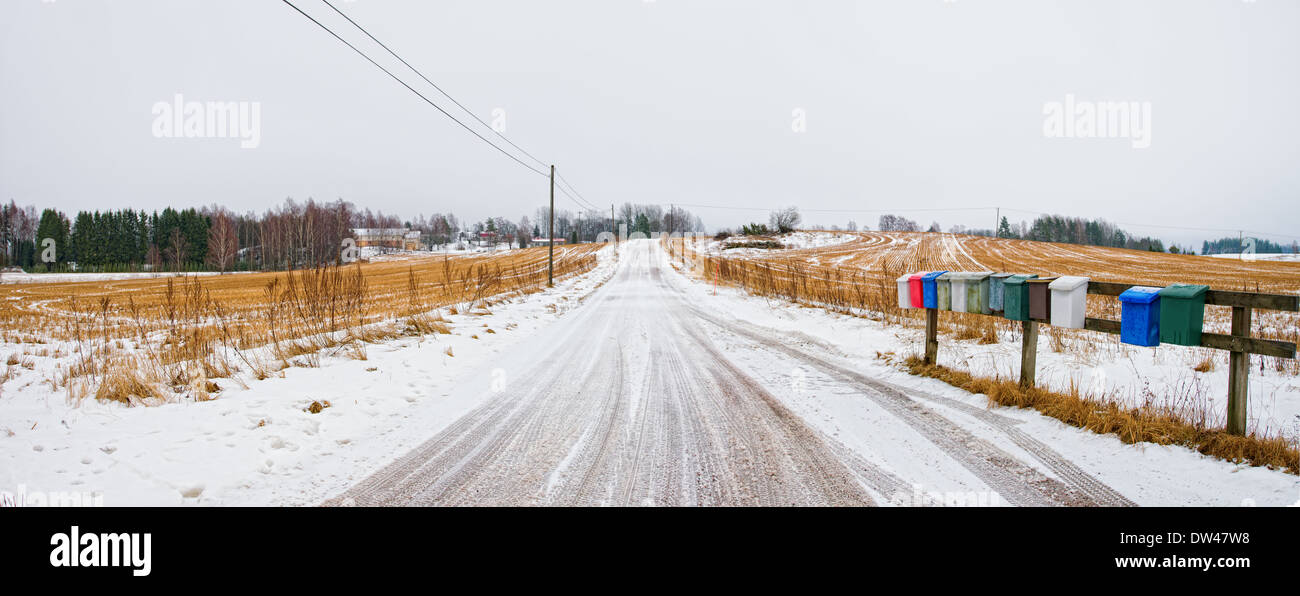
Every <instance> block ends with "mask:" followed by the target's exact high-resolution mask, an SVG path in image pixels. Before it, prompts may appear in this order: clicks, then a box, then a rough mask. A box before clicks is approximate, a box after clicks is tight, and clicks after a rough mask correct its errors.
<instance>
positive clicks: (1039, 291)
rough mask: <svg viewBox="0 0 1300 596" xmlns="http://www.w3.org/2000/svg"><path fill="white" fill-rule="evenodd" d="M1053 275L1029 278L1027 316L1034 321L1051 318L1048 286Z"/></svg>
mask: <svg viewBox="0 0 1300 596" xmlns="http://www.w3.org/2000/svg"><path fill="white" fill-rule="evenodd" d="M1053 281H1056V278H1055V277H1040V278H1037V279H1031V280H1029V282H1028V283H1029V318H1031V319H1034V320H1036V321H1051V320H1052V293H1051V292H1050V291H1049V290H1048V286H1049V285H1051V283H1052V282H1053Z"/></svg>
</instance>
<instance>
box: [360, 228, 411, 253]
mask: <svg viewBox="0 0 1300 596" xmlns="http://www.w3.org/2000/svg"><path fill="white" fill-rule="evenodd" d="M352 239H353V240H355V241H356V242H357V248H364V247H367V246H376V247H379V248H387V249H392V250H420V231H419V230H408V229H406V228H356V229H354V230H352Z"/></svg>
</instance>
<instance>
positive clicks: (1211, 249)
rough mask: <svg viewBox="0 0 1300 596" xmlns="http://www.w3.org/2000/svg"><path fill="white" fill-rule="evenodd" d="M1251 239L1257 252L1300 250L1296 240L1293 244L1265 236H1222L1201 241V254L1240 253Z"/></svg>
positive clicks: (1294, 251)
mask: <svg viewBox="0 0 1300 596" xmlns="http://www.w3.org/2000/svg"><path fill="white" fill-rule="evenodd" d="M1249 240H1254V242H1255V252H1256V253H1264V254H1268V253H1274V254H1276V253H1296V252H1300V250H1298V249H1300V243H1297V242H1296V241H1294V240H1292V241H1291V244H1282V243H1279V242H1273V241H1271V240H1265V239H1263V238H1250V237H1246V238H1245V239H1243V238H1241V237H1237V238H1220V239H1218V240H1206V241H1204V242H1202V243H1201V254H1203V255H1218V254H1224V253H1229V254H1238V253H1241V252H1243V251H1244V250H1245V249H1244V247H1243V246H1242V245H1243V244H1245V242H1246V241H1249Z"/></svg>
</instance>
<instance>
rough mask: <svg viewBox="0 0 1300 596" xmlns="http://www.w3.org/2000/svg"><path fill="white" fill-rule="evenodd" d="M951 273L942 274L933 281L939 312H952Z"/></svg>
mask: <svg viewBox="0 0 1300 596" xmlns="http://www.w3.org/2000/svg"><path fill="white" fill-rule="evenodd" d="M953 275H954V274H952V273H944V274H943V275H940V276H939V277H938V278H937V279H935V280H934V281H935V292H936V296H938V297H939V300H938V301H939V305H938V308H939V310H952V276H953Z"/></svg>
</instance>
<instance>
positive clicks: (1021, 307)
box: [1002, 275, 1036, 321]
mask: <svg viewBox="0 0 1300 596" xmlns="http://www.w3.org/2000/svg"><path fill="white" fill-rule="evenodd" d="M1034 277H1036V276H1034V275H1012V276H1010V277H1008V278H1006V279H1004V280H1002V307H1003V309H1002V314H1003V316H1005V317H1006V318H1008V319H1011V320H1012V321H1028V320H1029V284H1028V283H1027V282H1028V281H1029V280H1031V279H1033V278H1034Z"/></svg>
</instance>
